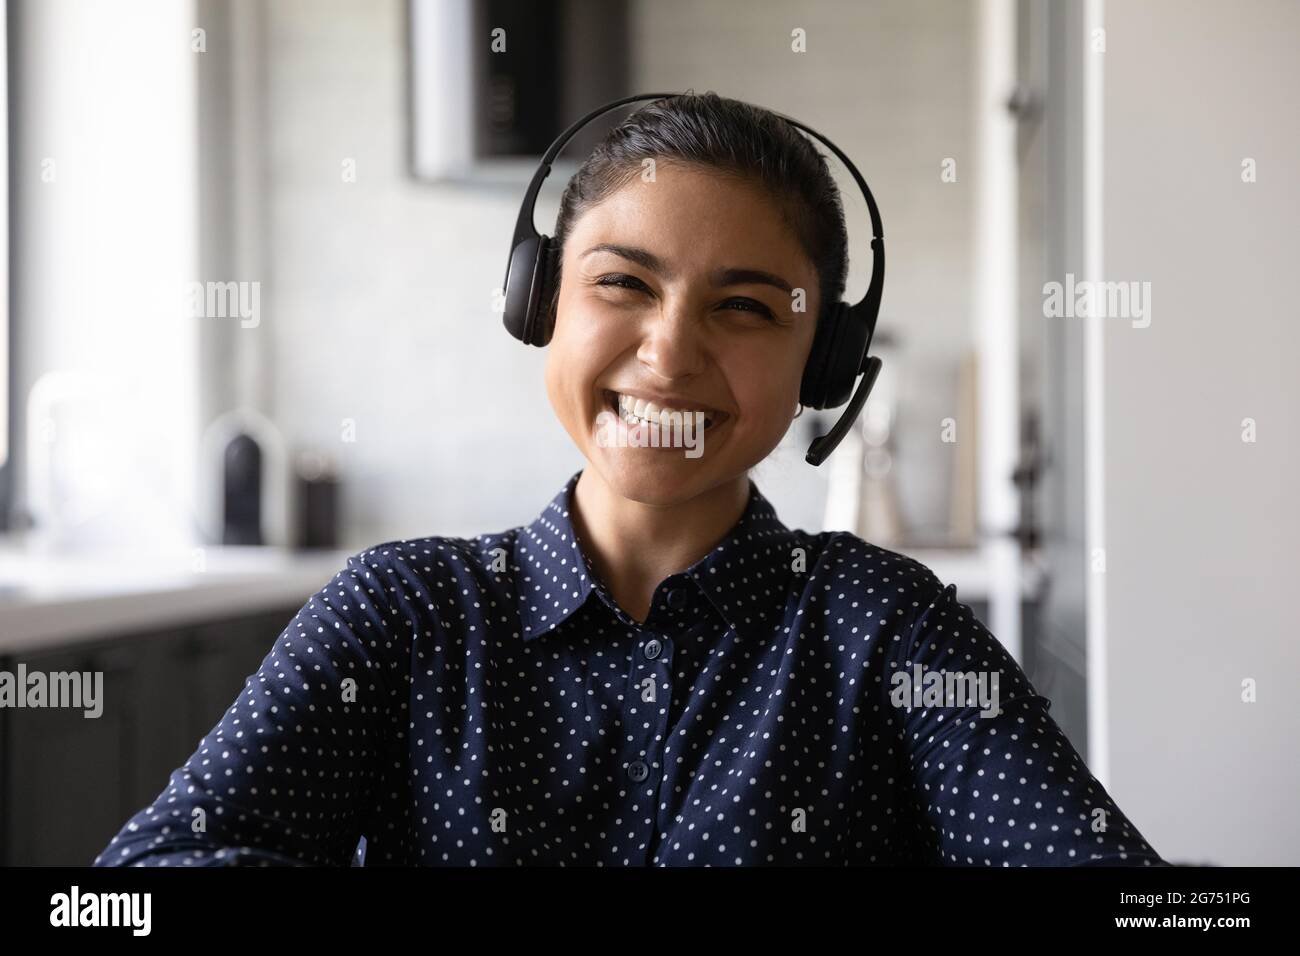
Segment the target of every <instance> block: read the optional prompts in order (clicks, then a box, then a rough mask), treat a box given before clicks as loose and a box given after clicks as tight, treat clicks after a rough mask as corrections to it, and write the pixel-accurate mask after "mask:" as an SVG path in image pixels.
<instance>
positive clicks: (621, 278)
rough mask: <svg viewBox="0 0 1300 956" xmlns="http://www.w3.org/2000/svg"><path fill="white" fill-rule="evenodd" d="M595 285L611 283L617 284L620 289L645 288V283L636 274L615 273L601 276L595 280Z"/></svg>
mask: <svg viewBox="0 0 1300 956" xmlns="http://www.w3.org/2000/svg"><path fill="white" fill-rule="evenodd" d="M596 285H612V286H618V287H619V288H621V289H644V288H645V283H643V282H642V281H641V280H640V279H638V278H637V277H636V276H628V275H617V274H616V275H607V276H601V277H600V278H599V279H597V280H596Z"/></svg>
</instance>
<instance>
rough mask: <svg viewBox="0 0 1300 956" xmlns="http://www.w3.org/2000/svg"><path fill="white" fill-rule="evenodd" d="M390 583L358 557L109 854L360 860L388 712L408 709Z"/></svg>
mask: <svg viewBox="0 0 1300 956" xmlns="http://www.w3.org/2000/svg"><path fill="white" fill-rule="evenodd" d="M384 593H385V592H384V588H383V587H382V586H381V585H380V583H379V582H378V580H377V577H376V575H375V574H374V573H373V572H372V571H371V570H370V569H369V568H368V567H367V566H366V565H365V563H364V562H363V561H362V560H361V559H360V558H359V557H357V556H355V555H354V556H352V557H351V558H349V559H348V566H347V567H346V568H345V569H344V570H342V571H340V572H339V573H338V574H336V575H335V576H334V578H333V579H332V580H331V581H330V583H329V584H327V585H326V586H325V587H323V588H322V589H321V590H320V591H318V592H317V593H316V594H315V595H313V596H312V597H311V599H309V600H308V601H307V603H306V604H305V605H304V606H303V607H302V609H301V610H300V611H299V612H298V613H297V615H295V616H294V618H293V620H292V621H290V622H289V625H288V627H287V628H286V629H285V630H284V632H283V633H281V634H280V636H279V637H278V638H277V639H276V641H275V644H274V646H273V647H272V648H271V650H270V652H269V653H268V654H267V655H266V657H265V659H263V661H262V664H261V666H260V667H259V668H258V670H257V673H255V674H253V675H252V676H251V677H249V678H248V679H247V680H246V681H245V683H244V689H243V690H242V691H241V692H240V694H239V696H238V698H236V700H235V701H234V703H233V704H232V705H231V706H230V708H229V709H228V710H227V711H226V713H225V716H223V717H222V718H221V721H220V723H218V724H217V725H216V727H214V728H213V729H212V730H211V731H210V732H209V733H208V734H207V736H205V737H204V738H203V740H202V741H201V742H200V743H199V746H198V749H197V750H195V752H194V753H193V755H192V756H191V757H190V758H189V760H188V761H186V763H185V764H184V766H182V767H180V768H178V769H177V770H175V771H173V772H172V774H171V778H170V781H169V782H168V785H167V787H166V789H165V790H163V792H162V793H161V794H159V796H158V798H157V799H156V800H155V801H154V802H153V804H152V805H151V806H148V807H146V808H144V809H143V810H141V811H140V812H139V813H137V814H136V815H135V816H134V817H132V818H131V820H129V821H128V822H127V823H126V825H125V826H124V827H123V828H122V829H121V831H120V832H119V833H118V834H117V836H115V837H114V838H113V840H112V841H111V842H110V843H109V845H108V846H107V847H105V848H104V850H103V852H102V853H100V855H99V856H98V857H97V858H96V860H95V865H96V866H131V865H142V866H196V865H199V866H203V865H209V866H210V865H236V866H237V865H286V864H307V865H310V864H338V865H344V864H346V863H348V862H349V860H350V859H351V856H352V853H353V851H354V850H355V848H356V845H357V842H358V838H359V837H360V835H361V833H362V828H363V822H364V819H365V814H366V812H367V808H368V806H369V805H370V803H371V801H370V798H369V795H370V792H371V790H372V788H373V787H374V786H375V785H376V781H377V780H378V779H379V776H380V773H381V772H382V771H381V767H382V761H381V754H382V753H383V752H384V739H385V736H386V735H388V736H390V737H391V734H392V730H391V727H392V725H391V724H390V720H389V717H388V714H389V713H390V709H391V711H392V712H398V711H400V712H402V713H405V710H404V709H403V708H401V707H400V703H401V699H399V698H397V696H396V695H397V694H398V690H396V689H395V688H399V687H400V686H401V683H402V682H401V681H399V680H396V679H394V678H395V675H394V673H393V666H392V665H391V664H390V663H388V661H390V660H392V659H394V657H395V656H394V655H391V654H388V653H387V651H388V649H389V639H388V636H387V635H388V630H387V628H386V627H385V623H384V613H383V610H381V608H386V606H387V602H386V600H385V598H384ZM376 598H378V599H379V600H378V603H377V602H376ZM399 729H400V728H399ZM390 763H391V762H390Z"/></svg>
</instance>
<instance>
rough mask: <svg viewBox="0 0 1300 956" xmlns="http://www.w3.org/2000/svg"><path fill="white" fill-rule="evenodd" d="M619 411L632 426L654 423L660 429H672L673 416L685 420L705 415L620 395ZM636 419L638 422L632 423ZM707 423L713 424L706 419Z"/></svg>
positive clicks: (710, 420)
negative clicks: (689, 417)
mask: <svg viewBox="0 0 1300 956" xmlns="http://www.w3.org/2000/svg"><path fill="white" fill-rule="evenodd" d="M618 410H619V412H620V413H621V414H622V416H623V418H624V419H625V420H628V421H629V423H630V424H640V423H646V424H650V423H654V422H658V423H659V425H660V427H670V426H671V424H672V422H673V416H677V417H678V420H679V421H680V420H682V419H684V418H685V417H686V416H687V415H690V416H692V417H693V416H695V415H700V414H703V413H702V412H696V411H686V410H683V409H679V408H668V407H666V406H665V407H661V406H659V405H656V404H655V403H654V402H647V401H644V400H643V399H640V398H633V397H632V396H630V395H624V394H622V393H618ZM632 419H636V421H632ZM705 422H706V423H710V422H712V419H711V418H706V419H705Z"/></svg>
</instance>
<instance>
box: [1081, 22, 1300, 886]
mask: <svg viewBox="0 0 1300 956" xmlns="http://www.w3.org/2000/svg"><path fill="white" fill-rule="evenodd" d="M1105 18H1106V39H1107V49H1106V52H1105V54H1104V56H1105V67H1104V68H1105V85H1106V92H1105V100H1104V104H1105V119H1104V124H1105V132H1104V136H1105V159H1104V177H1105V183H1104V197H1105V199H1104V240H1105V242H1104V256H1105V265H1104V270H1105V277H1106V278H1107V279H1112V280H1144V281H1149V282H1151V284H1152V306H1153V308H1152V318H1151V325H1150V327H1149V328H1145V329H1140V328H1133V327H1132V326H1131V324H1130V323H1129V322H1126V321H1121V320H1107V324H1106V330H1105V338H1106V343H1105V351H1104V384H1105V415H1104V430H1105V435H1106V444H1105V454H1106V465H1105V500H1106V504H1105V508H1106V522H1105V536H1106V559H1107V560H1106V593H1107V610H1106V621H1105V629H1106V634H1107V644H1108V648H1107V650H1108V664H1107V668H1106V681H1107V690H1108V693H1107V699H1108V712H1107V715H1106V719H1107V721H1108V723H1109V727H1110V733H1109V738H1110V745H1109V746H1110V753H1109V764H1110V768H1111V773H1110V781H1109V785H1110V787H1111V790H1112V792H1113V793H1114V794H1115V796H1116V799H1117V800H1118V802H1119V803H1120V805H1121V806H1122V807H1124V808H1125V810H1126V811H1127V812H1128V813H1130V814H1131V815H1132V816H1133V817H1134V819H1135V820H1136V821H1137V822H1138V823H1139V825H1140V826H1141V827H1142V828H1143V830H1144V832H1145V835H1146V836H1147V837H1148V838H1149V839H1150V840H1151V841H1152V843H1153V845H1154V846H1155V847H1156V848H1157V850H1159V851H1160V852H1161V853H1162V854H1164V855H1165V856H1167V857H1169V858H1172V859H1177V860H1212V861H1214V862H1217V863H1224V864H1274V865H1276V864H1288V865H1292V866H1294V865H1296V864H1300V816H1298V815H1297V813H1296V809H1295V801H1296V795H1297V794H1300V760H1298V759H1297V743H1296V735H1297V733H1298V732H1300V696H1297V694H1296V693H1295V689H1296V686H1297V674H1298V673H1300V639H1298V637H1297V629H1296V610H1295V593H1296V583H1295V576H1296V571H1297V568H1298V567H1300V561H1298V560H1297V548H1298V547H1300V500H1298V499H1297V496H1296V494H1295V487H1296V476H1297V475H1298V474H1300V442H1297V440H1296V436H1297V424H1298V422H1297V414H1298V413H1300V378H1298V377H1297V376H1296V373H1295V356H1296V355H1297V354H1300V323H1298V322H1297V315H1296V306H1295V298H1294V294H1293V291H1292V289H1291V278H1292V277H1293V276H1294V275H1295V268H1296V267H1295V259H1296V255H1297V252H1298V251H1300V245H1298V243H1297V231H1296V230H1297V220H1298V219H1300V181H1298V180H1297V178H1296V170H1297V169H1300V125H1298V124H1297V123H1296V121H1295V110H1296V95H1297V90H1300V61H1297V59H1296V57H1295V38H1296V37H1297V36H1300V5H1297V4H1295V3H1293V2H1288V0H1257V2H1253V3H1250V4H1222V3H1216V2H1212V0H1195V2H1188V0H1147V2H1144V3H1120V2H1112V3H1108V4H1106V10H1105ZM1246 157H1253V158H1254V159H1255V160H1256V162H1257V164H1258V181H1257V182H1256V183H1253V184H1246V183H1243V182H1242V180H1241V162H1242V160H1243V159H1244V158H1246ZM1248 417H1249V418H1253V419H1255V420H1256V422H1257V423H1258V441H1257V442H1255V443H1253V444H1248V443H1243V441H1242V419H1244V418H1248ZM1245 678H1253V679H1254V680H1255V681H1256V682H1257V684H1258V702H1257V703H1254V704H1247V703H1243V702H1242V701H1241V693H1242V689H1241V682H1242V680H1243V679H1245Z"/></svg>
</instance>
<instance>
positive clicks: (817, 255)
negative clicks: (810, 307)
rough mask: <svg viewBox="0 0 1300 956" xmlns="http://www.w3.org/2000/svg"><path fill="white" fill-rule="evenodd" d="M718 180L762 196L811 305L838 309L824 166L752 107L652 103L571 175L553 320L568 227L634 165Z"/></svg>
mask: <svg viewBox="0 0 1300 956" xmlns="http://www.w3.org/2000/svg"><path fill="white" fill-rule="evenodd" d="M646 159H653V160H655V161H656V162H657V163H658V162H678V163H682V164H686V165H691V166H698V167H702V168H708V169H714V170H719V171H721V172H722V173H724V174H726V175H730V176H736V177H738V178H740V179H742V180H747V181H750V182H755V183H757V184H759V185H761V186H762V187H763V188H765V189H766V190H768V192H770V193H771V194H772V196H773V198H775V199H776V200H777V202H778V203H779V204H780V206H781V208H782V211H783V213H784V215H785V217H786V220H787V221H788V222H789V223H790V225H791V227H792V228H793V229H794V231H795V234H796V236H797V237H798V239H799V242H800V244H801V245H802V246H803V249H804V252H805V253H806V254H807V255H808V258H809V259H810V260H811V261H812V263H813V266H814V267H815V268H816V270H817V277H818V285H819V290H818V291H819V294H820V303H821V305H822V307H823V308H824V307H825V306H826V305H827V304H828V303H833V302H838V301H839V300H840V299H841V297H842V296H843V295H844V283H845V276H846V274H847V273H848V252H847V247H848V234H847V231H846V230H845V227H844V208H843V206H842V205H841V203H840V192H839V188H838V187H837V186H836V185H835V180H834V179H832V178H831V174H830V169H829V168H828V167H827V164H826V158H825V157H824V156H823V155H822V154H821V153H820V152H818V150H817V149H816V147H814V146H813V144H812V142H810V141H809V139H808V138H806V137H805V135H804V134H803V133H802V132H800V131H799V130H798V129H797V128H796V127H794V126H793V125H791V124H790V123H788V122H786V121H785V120H784V119H782V118H781V117H779V116H777V115H776V114H775V113H772V112H770V111H769V110H765V109H763V108H762V107H759V106H753V105H751V104H749V103H742V102H741V101H740V100H733V99H728V98H726V97H723V96H718V94H716V93H712V92H708V93H683V94H681V95H679V96H673V97H666V98H663V99H658V100H652V101H651V102H649V103H647V104H646V105H645V106H642V107H641V108H640V109H638V110H636V111H635V112H633V113H632V114H631V115H629V116H628V117H627V118H626V119H625V120H623V122H622V123H620V124H619V125H618V126H616V127H614V128H613V129H612V130H610V132H609V133H608V134H607V135H606V137H605V138H604V140H602V141H601V142H600V144H599V145H598V146H597V147H596V148H595V150H593V151H592V154H591V156H589V157H588V158H587V160H586V162H584V163H583V164H582V166H581V167H580V168H579V169H578V171H577V172H576V173H574V175H573V178H572V179H570V180H569V183H568V185H567V186H566V187H565V189H564V194H563V196H561V198H560V212H559V216H558V218H557V221H556V226H555V246H554V248H555V249H556V262H555V285H554V286H553V288H552V298H551V303H550V309H551V317H552V318H554V317H555V309H556V303H557V302H558V300H559V293H560V258H561V257H560V254H559V253H560V251H561V250H562V249H563V248H564V242H565V240H566V239H567V237H568V234H569V232H570V231H571V230H572V229H573V225H574V223H575V222H576V221H577V220H578V218H579V217H580V216H581V215H582V214H583V213H584V212H586V211H587V210H588V209H590V208H591V207H592V206H594V205H597V204H599V203H600V202H601V201H603V200H604V199H605V198H607V197H608V196H609V195H610V194H611V193H613V192H615V191H617V190H618V189H620V188H621V187H623V186H624V185H626V184H627V183H628V182H630V181H631V180H632V179H633V178H634V177H636V176H638V175H640V173H641V170H642V165H641V164H642V161H643V160H646Z"/></svg>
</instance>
